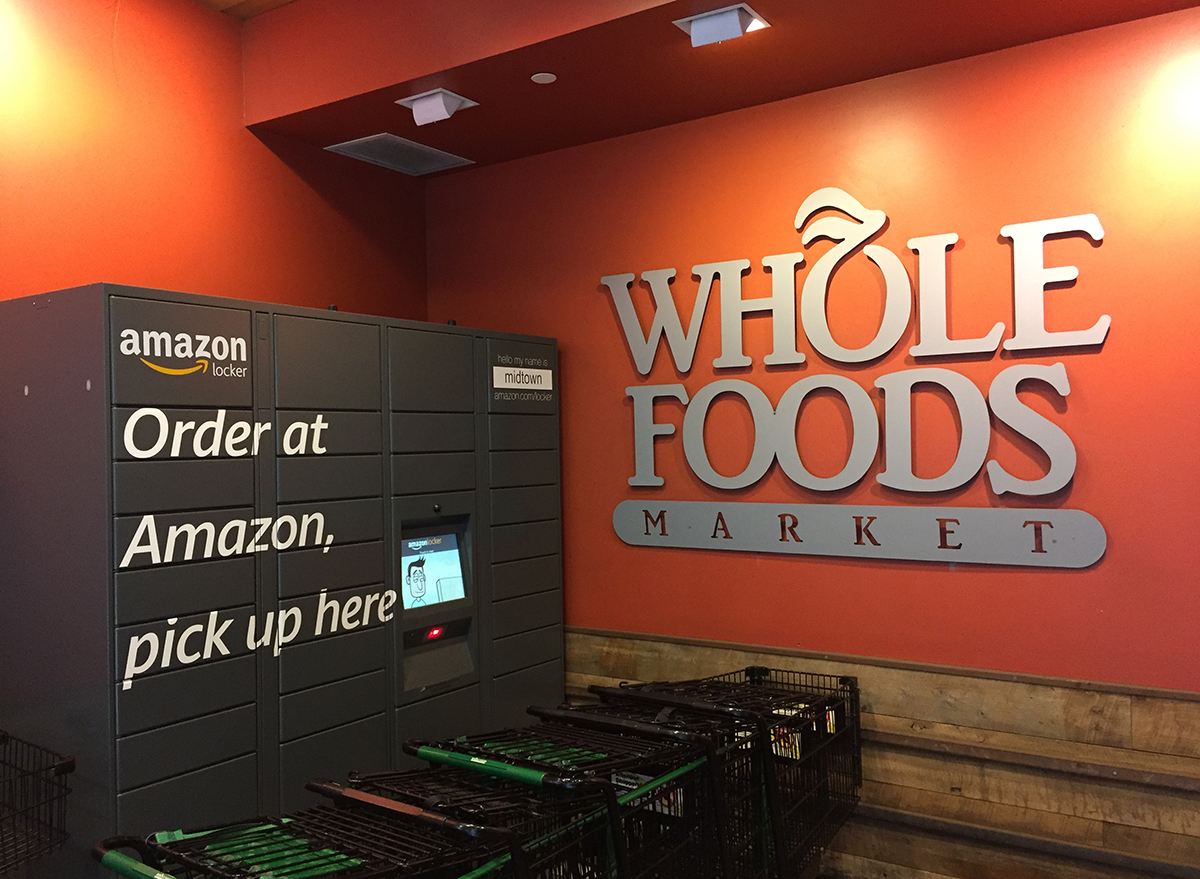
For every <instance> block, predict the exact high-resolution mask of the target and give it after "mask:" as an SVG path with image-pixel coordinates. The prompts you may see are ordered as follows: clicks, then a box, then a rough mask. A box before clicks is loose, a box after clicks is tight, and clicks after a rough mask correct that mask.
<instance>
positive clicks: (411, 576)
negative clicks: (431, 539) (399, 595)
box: [404, 557, 425, 607]
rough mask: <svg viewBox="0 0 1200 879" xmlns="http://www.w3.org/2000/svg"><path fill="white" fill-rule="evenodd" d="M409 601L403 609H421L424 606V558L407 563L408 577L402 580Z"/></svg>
mask: <svg viewBox="0 0 1200 879" xmlns="http://www.w3.org/2000/svg"><path fill="white" fill-rule="evenodd" d="M404 582H405V584H406V585H407V586H408V595H409V598H410V600H409V601H407V602H405V607H423V606H424V604H425V558H424V557H421V558H419V559H417V560H416V561H415V562H409V563H408V575H407V576H405V578H404Z"/></svg>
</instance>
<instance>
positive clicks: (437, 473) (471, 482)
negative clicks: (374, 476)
mask: <svg viewBox="0 0 1200 879" xmlns="http://www.w3.org/2000/svg"><path fill="white" fill-rule="evenodd" d="M474 487H475V455H474V454H472V453H471V452H451V453H448V454H437V455H392V493H393V494H432V493H434V492H439V491H469V490H470V489H472V488H474Z"/></svg>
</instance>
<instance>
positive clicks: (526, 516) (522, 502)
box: [491, 485, 561, 525]
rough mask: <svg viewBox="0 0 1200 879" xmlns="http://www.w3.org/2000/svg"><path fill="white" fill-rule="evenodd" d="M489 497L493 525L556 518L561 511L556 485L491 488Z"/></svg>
mask: <svg viewBox="0 0 1200 879" xmlns="http://www.w3.org/2000/svg"><path fill="white" fill-rule="evenodd" d="M491 499H492V524H493V525H511V524H513V523H516V522H536V521H537V520H539V519H557V518H558V516H559V513H560V512H561V505H560V503H559V497H558V486H557V485H535V486H530V487H522V488H505V489H493V490H492V492H491Z"/></svg>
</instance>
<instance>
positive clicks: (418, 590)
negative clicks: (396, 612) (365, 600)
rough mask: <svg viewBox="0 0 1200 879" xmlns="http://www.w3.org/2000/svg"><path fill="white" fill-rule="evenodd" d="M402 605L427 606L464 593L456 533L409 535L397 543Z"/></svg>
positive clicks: (462, 596)
mask: <svg viewBox="0 0 1200 879" xmlns="http://www.w3.org/2000/svg"><path fill="white" fill-rule="evenodd" d="M400 565H401V568H402V569H403V571H404V592H403V598H404V607H405V608H406V609H408V608H414V607H427V606H429V605H434V604H441V603H442V602H444V601H455V600H457V599H460V598H465V597H466V592H465V590H464V588H463V563H462V557H461V556H460V555H459V552H458V535H457V534H453V533H450V534H433V535H430V536H428V537H411V538H407V539H405V540H403V541H402V542H401V545H400Z"/></svg>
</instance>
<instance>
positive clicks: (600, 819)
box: [350, 749, 628, 879]
mask: <svg viewBox="0 0 1200 879" xmlns="http://www.w3.org/2000/svg"><path fill="white" fill-rule="evenodd" d="M435 750H436V749H427V750H426V751H425V757H426V759H429V760H431V761H433V762H437V761H440V762H443V763H445V764H447V765H444V766H439V767H438V768H432V769H418V770H408V771H404V772H375V773H351V775H350V785H351V787H353V788H355V789H356V790H359V791H364V792H368V793H371V794H375V795H378V796H383V797H387V798H389V799H392V800H396V801H398V802H402V803H408V804H409V805H413V806H421V807H424V808H428V809H434V810H436V811H437V812H439V813H440V814H444V815H447V816H449V817H452V818H455V819H457V820H460V821H469V822H472V823H478V824H483V825H486V826H489V827H502V828H504V829H506V830H507V831H509V832H510V833H512V834H513V835H514V837H515V838H516V839H518V840H519V841H520V845H519V854H520V855H521V856H522V857H524V858H525V861H526V865H525V867H524V868H523V869H521V868H514V865H513V864H512V862H511V861H512V855H513V854H514V853H516V852H517V850H518V847H514V850H513V852H510V853H506V854H504V855H501V856H499V857H497V858H496V859H494V862H493V863H489V864H488V865H486V869H484V870H481V871H480V872H479V873H478V875H493V876H502V875H509V874H514V873H520V872H525V873H527V874H528V875H529V876H532V877H547V879H550V877H560V876H571V875H584V876H594V877H606V876H612V877H625V876H627V875H628V865H627V861H626V858H625V847H624V844H623V843H624V839H623V837H622V835H621V832H620V831H621V825H620V822H619V817H618V814H617V812H616V811H615V810H616V809H617V808H619V807H618V804H617V802H616V800H615V796H612V790H611V785H604V784H598V783H596V782H595V781H593V780H590V779H586V778H585V779H578V780H576V779H570V778H564V777H560V776H552V775H550V774H548V773H544V772H539V771H537V770H532V769H526V768H522V767H514V766H511V765H508V764H499V765H498V766H489V765H488V764H489V763H490V761H487V760H484V759H483V758H478V757H476V758H470V757H466V756H465V755H462V754H458V753H453V752H441V753H434V751H435ZM462 762H467V763H468V764H469V768H455V766H456V765H461V763H462ZM489 770H490V771H489Z"/></svg>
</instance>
